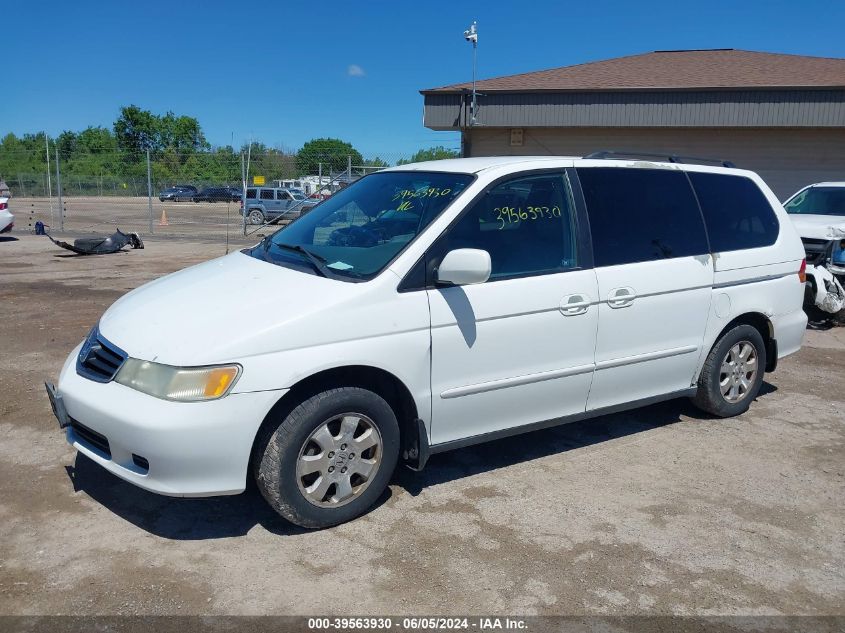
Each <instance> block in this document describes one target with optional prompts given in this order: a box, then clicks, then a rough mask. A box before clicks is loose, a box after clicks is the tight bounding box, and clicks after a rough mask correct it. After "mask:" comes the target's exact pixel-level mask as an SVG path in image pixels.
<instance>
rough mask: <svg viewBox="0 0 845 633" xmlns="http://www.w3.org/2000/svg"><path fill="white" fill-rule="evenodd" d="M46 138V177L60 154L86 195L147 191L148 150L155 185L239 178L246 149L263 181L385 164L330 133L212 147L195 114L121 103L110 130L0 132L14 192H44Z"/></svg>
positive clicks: (72, 185)
mask: <svg viewBox="0 0 845 633" xmlns="http://www.w3.org/2000/svg"><path fill="white" fill-rule="evenodd" d="M48 144H49V148H50V161H51V172H52V177H53V178H55V175H56V171H55V165H54V164H53V163H54V161H55V160H56V158H57V157H58V161H59V163H60V166H61V177H62V182H63V188H64V189H65V191H66V192H67V193H84V194H89V195H91V194H96V195H105V194H114V193H117V194H125V193H130V194H134V195H141V194H142V193H146V180H147V153H148V152H149V156H150V171H151V176H152V181H153V186H154V187H155V188H159V187H164V186H168V185H173V184H195V185H212V184H215V185H227V184H229V185H238V184H240V183H241V155H242V154H243V155H246V154H249V157H250V169H249V171H250V174H260V175H264V176H265V177H266V178H267V179H268V180H271V179H277V178H284V179H287V178H295V177H297V176H302V175H307V174H317V173H318V171H322V173H323V174H329V173H337V172H341V171H344V170H345V169H346V168H347V164H348V161H349V159H350V158H349V157H351V162H352V164H353V165H354V166H355V167H388V166H389V163H388V161H386V160H383V159H382V158H380V157H374V158H370V159H364V157H363V156H362V155H361V153H360V152H359V151H358V150H357V149H355V148H354V147H353V146H352V144H351V143H348V142H346V141H343V140H340V139H336V138H317V139H312V140H311V141H308V142H307V143H305V144H304V145H303V146H302V148H300V149H299V150H298V151H296V152H292V151H288V150H284V149H275V148H272V147H268V146H266V145H265V144H264V143H260V142H253V143H251V144H250V145H244V146H242V147H239V148H235V147H232V146H230V145H226V146H223V147H212V146H211V145H210V144H209V142H208V141H207V139H206V138H205V134H204V133H203V130H202V127H201V126H200V123H199V121H198V120H197V119H195V118H194V117H190V116H185V115H176V114H174V113H173V112H166V113H165V114H163V115H158V114H154V113H152V112H150V111H148V110H143V109H141V108H139V107H137V106H135V105H129V106H125V107H122V108H121V109H120V114H119V116H118V117H117V119H116V120H115V122H114V124H113V126H112V127H111V129H109V128H106V127H101V126H97V127H88V128H86V129H84V130H82V131H80V132H73V131H65V132H62V133H61V134H59V135H58V136H57V137H55V138H49V139H48V138H46V137H45V135H44V133H43V132H39V133H34V134H23V135H22V136H16V135H15V134H11V133H10V134H7V135H6V136H5V137H3V138H2V139H0V178H3V179H5V180H6V182H7V183H8V185H9V186H10V187H11V188H12V189H13V191H14V192H15V194H16V195H44V194H45V193H46V152H47V147H48ZM457 155H458V153H457V152H454V151H452V150H448V149H446V148H444V147H435V148H429V149H422V150H420V151H418V152H417V153H415V154H414V155H413V156H411V157H410V158H409V159H400V160H398V161H397V164H404V163H408V162H417V161H420V160H436V159H439V158H451V157H455V156H457ZM53 187H54V188H55V183H54V184H53ZM127 189H129V190H131V191H126V190H127Z"/></svg>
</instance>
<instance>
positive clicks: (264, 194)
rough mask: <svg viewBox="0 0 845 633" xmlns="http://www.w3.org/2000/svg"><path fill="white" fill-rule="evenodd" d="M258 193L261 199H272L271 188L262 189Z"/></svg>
mask: <svg viewBox="0 0 845 633" xmlns="http://www.w3.org/2000/svg"><path fill="white" fill-rule="evenodd" d="M260 195H261V199H262V200H272V199H273V190H272V189H262V190H261V193H260Z"/></svg>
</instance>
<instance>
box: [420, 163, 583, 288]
mask: <svg viewBox="0 0 845 633" xmlns="http://www.w3.org/2000/svg"><path fill="white" fill-rule="evenodd" d="M575 227H576V225H575V211H574V207H573V205H572V196H571V195H570V193H569V187H568V184H567V181H566V178H565V176H564V175H563V174H559V173H558V174H544V175H542V176H529V177H526V178H519V179H517V180H510V181H508V182H505V183H502V184H500V185H497V186H496V187H494V188H493V189H491V190H490V191H488V192H487V193H486V194H484V196H483V197H482V198H481V199H479V200H478V201H477V202H476V203H475V204H474V205H473V206H472V208H470V209H469V210H468V211H467V212H466V213H465V214H464V215H463V216H462V217H461V218H460V219H459V220H458V222H457V223H456V224H454V225H453V226H452V227H450V228H449V230H448V231H447V232H446V233H445V234H444V235H443V236H442V237H441V238H440V240H439V241H438V243H437V246H436V247H435V251H433V252H435V253H436V255H435V256H443V255H445V254H446V253H447V252H449V251H450V250H453V249H456V248H479V249H482V250H485V251H487V252H488V253H490V260H491V262H492V266H493V269H492V273H491V275H490V278H491V279H497V278H499V279H501V278H505V277H516V276H524V275H536V274H542V273H549V272H559V271H563V270H567V269H569V268H573V267H575V266H577V265H578V251H577V241H576V228H575Z"/></svg>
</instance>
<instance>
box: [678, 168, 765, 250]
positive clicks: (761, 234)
mask: <svg viewBox="0 0 845 633" xmlns="http://www.w3.org/2000/svg"><path fill="white" fill-rule="evenodd" d="M689 177H690V181H691V182H692V185H693V187H694V188H695V193H696V195H697V196H698V201H699V203H700V204H701V210H702V212H703V213H704V220H705V222H706V223H707V233H708V235H709V236H710V246H711V248H712V249H713V252H715V253H720V252H724V251H737V250H741V249H745V248H758V247H760V246H769V245H771V244H774V243H775V240H776V239H777V237H778V228H779V226H778V220H777V217H776V216H775V213H774V211H772V206H771V205H770V204H769V201H768V200H766V197H765V196H764V195H763V192H762V191H760V188H759V187H758V186H757V185H756V184H755V183H754V181H753V180H751V179H750V178H745V177H744V176H728V175H725V174H703V173H695V172H689Z"/></svg>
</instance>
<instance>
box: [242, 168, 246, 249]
mask: <svg viewBox="0 0 845 633" xmlns="http://www.w3.org/2000/svg"><path fill="white" fill-rule="evenodd" d="M241 183H242V184H243V189H242V190H241V204H242V205H243V209H242V211H243V213H242V214H241V216H242V220H241V223H242V224H241V228H242V229H243V234H244V235H246V163H244V153H243V152H241Z"/></svg>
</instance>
